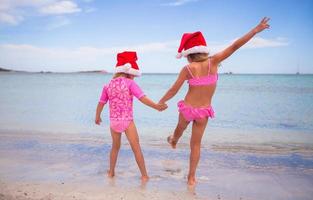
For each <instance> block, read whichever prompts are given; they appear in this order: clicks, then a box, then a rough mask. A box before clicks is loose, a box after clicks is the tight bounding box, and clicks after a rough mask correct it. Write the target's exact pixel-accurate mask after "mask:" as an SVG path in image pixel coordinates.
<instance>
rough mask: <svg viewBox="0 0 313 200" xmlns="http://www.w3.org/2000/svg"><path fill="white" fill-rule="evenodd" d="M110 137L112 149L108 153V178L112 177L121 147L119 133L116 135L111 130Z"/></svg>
mask: <svg viewBox="0 0 313 200" xmlns="http://www.w3.org/2000/svg"><path fill="white" fill-rule="evenodd" d="M111 136H112V149H111V152H110V169H109V171H108V176H109V177H113V176H114V173H115V165H116V160H117V155H118V152H119V150H120V147H121V133H118V132H116V131H114V130H113V129H111Z"/></svg>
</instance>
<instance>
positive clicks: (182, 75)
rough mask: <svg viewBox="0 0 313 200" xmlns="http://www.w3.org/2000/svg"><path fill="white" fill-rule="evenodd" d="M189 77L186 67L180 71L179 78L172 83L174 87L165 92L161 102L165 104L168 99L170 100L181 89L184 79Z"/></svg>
mask: <svg viewBox="0 0 313 200" xmlns="http://www.w3.org/2000/svg"><path fill="white" fill-rule="evenodd" d="M186 79H187V72H186V69H185V67H184V68H183V69H182V70H181V71H180V73H179V75H178V78H177V80H176V81H175V83H174V84H173V85H172V87H171V88H170V89H169V90H168V91H167V92H166V93H165V95H164V96H163V97H162V98H161V99H160V101H159V103H160V104H164V103H165V102H166V101H168V100H170V99H171V98H172V97H173V96H175V95H176V93H177V92H178V91H179V89H180V88H181V86H182V85H183V83H184V81H185V80H186Z"/></svg>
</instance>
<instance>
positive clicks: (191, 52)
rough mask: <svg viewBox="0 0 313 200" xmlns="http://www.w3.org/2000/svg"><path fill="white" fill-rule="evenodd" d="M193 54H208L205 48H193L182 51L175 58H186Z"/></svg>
mask: <svg viewBox="0 0 313 200" xmlns="http://www.w3.org/2000/svg"><path fill="white" fill-rule="evenodd" d="M193 53H209V49H208V47H207V46H194V47H192V48H190V49H187V50H186V51H182V52H181V53H178V54H177V55H176V58H181V57H182V56H184V57H187V56H188V55H189V54H193Z"/></svg>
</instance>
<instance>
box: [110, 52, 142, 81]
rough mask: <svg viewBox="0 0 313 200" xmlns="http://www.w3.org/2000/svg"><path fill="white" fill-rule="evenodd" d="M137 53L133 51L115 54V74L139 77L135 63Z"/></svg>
mask: <svg viewBox="0 0 313 200" xmlns="http://www.w3.org/2000/svg"><path fill="white" fill-rule="evenodd" d="M136 61H137V53H136V52H135V51H124V52H122V53H118V54H117V64H116V67H115V73H121V72H122V73H126V74H131V75H134V76H140V75H141V73H140V71H139V67H138V65H137V63H136Z"/></svg>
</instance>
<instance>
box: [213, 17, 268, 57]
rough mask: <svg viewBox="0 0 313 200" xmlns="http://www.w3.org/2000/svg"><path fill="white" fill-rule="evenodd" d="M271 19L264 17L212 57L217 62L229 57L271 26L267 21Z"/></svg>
mask: <svg viewBox="0 0 313 200" xmlns="http://www.w3.org/2000/svg"><path fill="white" fill-rule="evenodd" d="M269 20H270V18H267V17H264V18H263V19H262V20H261V22H260V23H259V24H258V25H257V26H256V27H255V28H253V29H252V30H251V31H249V32H248V33H247V34H245V35H244V36H242V37H241V38H239V39H238V40H236V41H235V42H234V43H233V44H232V45H230V46H229V47H227V48H226V49H224V50H223V51H221V52H219V53H217V54H215V55H214V56H213V57H212V58H213V59H214V61H215V62H216V63H220V62H222V61H223V60H225V59H226V58H228V57H229V56H230V55H232V54H233V53H234V52H235V51H236V50H237V49H239V48H240V47H242V46H243V45H244V44H246V43H247V42H248V41H249V40H250V39H251V38H253V36H255V35H256V34H257V33H259V32H261V31H263V30H264V29H267V28H269V27H270V25H269V24H268V23H267V22H268V21H269Z"/></svg>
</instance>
